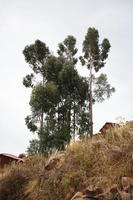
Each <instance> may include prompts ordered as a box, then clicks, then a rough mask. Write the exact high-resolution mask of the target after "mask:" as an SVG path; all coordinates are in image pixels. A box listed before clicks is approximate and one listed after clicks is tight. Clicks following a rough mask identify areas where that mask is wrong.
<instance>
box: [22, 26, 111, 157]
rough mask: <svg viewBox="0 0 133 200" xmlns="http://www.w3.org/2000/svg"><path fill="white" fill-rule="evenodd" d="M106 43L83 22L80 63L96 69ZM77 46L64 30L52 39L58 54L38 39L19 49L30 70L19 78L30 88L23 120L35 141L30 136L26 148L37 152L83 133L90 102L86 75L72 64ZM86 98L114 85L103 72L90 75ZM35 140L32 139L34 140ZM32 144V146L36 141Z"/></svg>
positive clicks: (62, 144)
mask: <svg viewBox="0 0 133 200" xmlns="http://www.w3.org/2000/svg"><path fill="white" fill-rule="evenodd" d="M109 50H110V43H109V41H108V39H104V40H103V42H102V43H101V44H99V33H98V30H96V29H95V28H89V29H88V31H87V34H86V36H85V40H84V42H83V56H81V57H80V61H81V63H82V65H86V66H87V68H88V69H90V65H91V64H92V65H93V69H94V71H95V72H98V71H99V69H100V68H101V67H103V66H104V65H105V62H104V61H105V60H106V58H107V57H108V52H109ZM77 52H78V49H77V48H76V39H75V37H73V36H71V35H69V36H67V38H65V39H64V41H63V42H62V43H59V45H58V50H57V53H58V56H54V55H51V54H50V50H49V48H48V47H47V45H46V44H45V43H43V42H41V41H40V40H36V41H35V43H34V44H31V45H28V46H26V47H25V49H24V51H23V54H24V57H25V60H26V62H27V63H28V64H29V66H30V68H31V69H32V73H31V74H29V75H26V77H25V78H24V79H23V84H24V85H25V87H30V88H31V90H32V91H31V96H30V102H29V104H30V107H31V114H30V115H29V116H27V117H26V119H25V122H26V125H27V127H28V128H29V130H30V131H32V132H35V133H37V135H38V142H39V144H38V142H37V141H34V140H33V141H31V142H30V147H29V148H31V149H32V148H33V149H34V148H36V144H37V145H39V150H37V151H39V152H40V153H43V154H49V153H50V152H52V151H53V149H65V146H66V145H67V144H68V143H69V142H70V141H71V139H72V137H73V139H74V137H75V134H76V132H78V130H79V133H78V136H79V137H80V138H81V137H84V136H85V135H86V133H88V132H89V128H90V126H91V122H90V116H89V112H88V109H89V108H90V107H89V103H90V99H89V98H90V96H91V95H90V77H89V79H87V78H84V77H81V76H80V75H79V73H78V71H77V69H76V64H77V61H78V60H77V57H76V54H77ZM93 84H94V90H93V97H92V101H93V103H94V102H96V101H97V102H102V101H103V100H104V99H105V98H106V97H107V98H109V97H110V96H111V94H112V92H114V88H113V87H111V86H110V84H109V83H108V81H107V76H106V75H104V74H101V75H100V76H99V77H97V78H96V77H95V76H93ZM36 142H37V143H36ZM37 149H38V146H37Z"/></svg>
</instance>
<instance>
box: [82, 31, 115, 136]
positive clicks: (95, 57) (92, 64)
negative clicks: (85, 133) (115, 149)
mask: <svg viewBox="0 0 133 200" xmlns="http://www.w3.org/2000/svg"><path fill="white" fill-rule="evenodd" d="M110 47H111V45H110V42H109V40H108V39H107V38H105V39H104V40H103V41H102V43H101V44H100V43H99V33H98V30H96V29H95V28H88V31H87V34H86V36H85V39H84V41H83V49H82V51H83V56H81V57H80V61H81V63H82V65H86V66H87V68H88V69H89V124H90V130H89V133H90V136H91V137H92V135H93V110H92V107H93V102H95V100H97V101H103V100H104V99H105V98H106V97H108V98H109V97H110V96H111V94H112V92H114V91H115V89H114V88H113V87H111V86H110V84H109V83H108V81H107V76H106V75H104V74H102V75H100V76H99V77H98V78H95V76H94V74H95V73H97V72H98V71H99V70H100V69H101V68H103V67H104V66H105V64H106V63H105V60H106V59H107V57H108V53H109V50H110ZM93 84H94V87H95V86H96V88H95V89H94V91H93Z"/></svg>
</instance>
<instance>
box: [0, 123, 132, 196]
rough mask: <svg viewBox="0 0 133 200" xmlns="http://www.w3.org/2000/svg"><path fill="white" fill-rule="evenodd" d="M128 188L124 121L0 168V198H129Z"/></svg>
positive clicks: (128, 136) (128, 142)
mask: <svg viewBox="0 0 133 200" xmlns="http://www.w3.org/2000/svg"><path fill="white" fill-rule="evenodd" d="M132 187H133V129H132V128H131V127H129V126H124V127H121V128H119V129H115V130H113V131H112V132H108V133H107V134H106V137H105V138H103V137H101V136H98V137H94V138H93V139H92V140H88V141H78V142H75V143H73V144H72V145H70V146H68V147H67V149H66V151H65V152H57V153H55V154H53V155H52V156H51V157H50V158H49V159H46V158H44V157H42V156H35V157H30V158H26V160H25V162H24V164H18V165H12V166H10V167H7V168H4V169H1V171H0V200H88V199H90V200H94V199H96V200H117V199H121V200H131V199H133V194H132V193H133V190H132Z"/></svg>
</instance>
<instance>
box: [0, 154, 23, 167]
mask: <svg viewBox="0 0 133 200" xmlns="http://www.w3.org/2000/svg"><path fill="white" fill-rule="evenodd" d="M12 162H15V163H17V162H24V160H23V159H22V158H18V157H17V156H14V155H11V154H8V153H1V154H0V167H4V165H10V164H11V163H12Z"/></svg>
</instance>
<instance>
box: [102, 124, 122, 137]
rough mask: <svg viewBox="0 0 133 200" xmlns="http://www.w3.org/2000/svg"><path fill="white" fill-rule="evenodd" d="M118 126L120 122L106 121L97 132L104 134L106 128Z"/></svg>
mask: <svg viewBox="0 0 133 200" xmlns="http://www.w3.org/2000/svg"><path fill="white" fill-rule="evenodd" d="M119 127H120V124H117V123H112V122H106V123H105V124H104V126H103V127H102V128H101V129H100V130H99V132H100V133H101V134H102V135H105V134H106V132H107V131H108V130H111V129H114V128H119Z"/></svg>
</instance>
